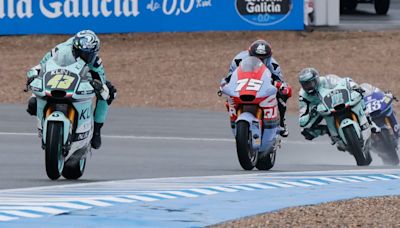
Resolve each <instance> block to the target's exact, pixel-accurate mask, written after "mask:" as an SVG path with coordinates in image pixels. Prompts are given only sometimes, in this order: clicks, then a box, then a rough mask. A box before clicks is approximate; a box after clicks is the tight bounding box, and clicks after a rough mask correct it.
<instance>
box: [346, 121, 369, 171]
mask: <svg viewBox="0 0 400 228" xmlns="http://www.w3.org/2000/svg"><path fill="white" fill-rule="evenodd" d="M343 134H344V137H345V138H346V142H347V148H348V150H349V151H350V153H352V154H353V156H354V158H355V159H356V162H357V165H358V166H367V165H369V164H371V162H372V157H371V154H370V153H369V151H366V152H365V153H364V152H363V149H362V147H361V145H360V142H359V139H358V136H357V132H356V130H355V129H354V128H353V127H352V126H349V127H345V128H344V129H343Z"/></svg>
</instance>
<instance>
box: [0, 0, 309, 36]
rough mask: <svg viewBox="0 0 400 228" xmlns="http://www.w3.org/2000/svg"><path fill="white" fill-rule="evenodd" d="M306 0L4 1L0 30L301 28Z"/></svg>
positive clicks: (1, 2)
mask: <svg viewBox="0 0 400 228" xmlns="http://www.w3.org/2000/svg"><path fill="white" fill-rule="evenodd" d="M303 4H304V1H303V0H0V35H11V34H71V33H75V32H77V31H78V30H81V29H92V30H94V31H96V32H99V33H124V32H192V31H233V30H303V29H304V25H303V15H304V14H303V6H304V5H303Z"/></svg>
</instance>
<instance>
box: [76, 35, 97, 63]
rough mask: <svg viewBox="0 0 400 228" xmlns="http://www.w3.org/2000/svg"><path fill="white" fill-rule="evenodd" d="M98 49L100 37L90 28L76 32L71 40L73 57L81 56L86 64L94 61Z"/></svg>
mask: <svg viewBox="0 0 400 228" xmlns="http://www.w3.org/2000/svg"><path fill="white" fill-rule="evenodd" d="M99 51H100V39H99V38H98V37H97V36H96V34H95V33H94V32H93V31H91V30H83V31H80V32H78V33H77V34H76V35H75V37H74V40H73V44H72V53H73V55H74V57H75V58H78V57H79V58H81V59H82V60H83V61H85V62H86V63H88V64H91V63H93V62H94V61H95V59H96V57H97V54H98V53H99Z"/></svg>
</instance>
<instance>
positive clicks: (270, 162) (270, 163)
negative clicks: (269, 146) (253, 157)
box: [256, 149, 276, 170]
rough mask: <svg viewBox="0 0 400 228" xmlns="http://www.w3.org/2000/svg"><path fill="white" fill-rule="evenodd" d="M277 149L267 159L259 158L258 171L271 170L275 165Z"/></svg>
mask: <svg viewBox="0 0 400 228" xmlns="http://www.w3.org/2000/svg"><path fill="white" fill-rule="evenodd" d="M275 158H276V149H273V150H272V151H271V153H269V154H268V155H266V156H265V157H262V158H259V159H258V161H257V164H256V168H257V169H258V170H270V169H271V168H272V167H274V165H275Z"/></svg>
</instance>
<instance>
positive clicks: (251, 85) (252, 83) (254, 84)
mask: <svg viewBox="0 0 400 228" xmlns="http://www.w3.org/2000/svg"><path fill="white" fill-rule="evenodd" d="M236 83H237V86H236V89H235V92H239V91H240V90H242V89H243V87H244V86H245V85H246V84H247V87H246V89H245V90H249V91H257V92H258V91H260V89H261V86H262V84H263V83H264V82H263V81H261V80H257V79H249V78H245V79H240V80H238V81H237V82H236Z"/></svg>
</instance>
